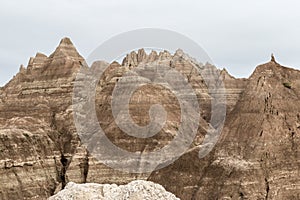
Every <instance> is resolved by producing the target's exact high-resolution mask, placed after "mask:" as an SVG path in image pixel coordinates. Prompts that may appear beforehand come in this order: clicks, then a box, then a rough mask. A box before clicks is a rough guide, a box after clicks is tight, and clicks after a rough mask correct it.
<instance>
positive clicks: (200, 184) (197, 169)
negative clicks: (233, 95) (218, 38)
mask: <svg viewBox="0 0 300 200" xmlns="http://www.w3.org/2000/svg"><path fill="white" fill-rule="evenodd" d="M299 78H300V72H299V71H298V70H293V69H290V68H286V67H283V66H280V65H279V64H278V63H276V61H275V59H272V61H271V62H269V63H266V64H263V65H260V66H258V67H257V68H256V70H255V71H254V73H253V74H252V75H251V77H250V78H249V81H248V84H247V87H246V88H245V90H244V92H243V94H242V95H241V97H240V99H239V101H238V103H237V104H236V106H235V107H234V109H233V111H232V112H230V113H229V114H228V116H227V118H226V123H225V127H224V129H223V132H222V139H220V141H219V143H218V144H217V145H216V147H215V150H214V152H212V153H211V154H210V156H208V157H206V158H205V159H203V160H199V159H197V151H194V152H190V153H187V154H185V155H184V156H182V157H181V158H180V159H179V160H178V161H176V162H175V163H174V164H173V165H172V166H169V167H168V168H165V169H162V170H160V171H157V172H154V173H153V174H152V175H151V176H150V178H149V180H152V181H155V182H158V183H160V184H162V185H163V186H164V187H166V189H167V190H169V191H171V192H173V193H175V194H177V195H178V196H179V197H181V198H182V199H299V197H300V185H299V183H300V179H299V177H300V176H299V173H300V168H299V167H300V165H299V164H300V163H299V158H300V153H299V144H300V129H299V128H300V127H299V111H300V107H299V105H298V104H297V101H298V100H299V97H300V96H299V92H300V87H299ZM192 160H193V161H194V162H188V161H192ZM175 174H176V175H178V174H180V175H181V176H175ZM178 181H179V182H180V183H179V184H173V183H174V182H176V183H177V182H178Z"/></svg>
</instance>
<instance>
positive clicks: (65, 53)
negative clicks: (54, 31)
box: [49, 37, 82, 59]
mask: <svg viewBox="0 0 300 200" xmlns="http://www.w3.org/2000/svg"><path fill="white" fill-rule="evenodd" d="M49 57H50V58H54V57H69V58H80V59H82V56H81V55H80V54H79V53H78V51H77V49H76V48H75V46H74V45H73V43H72V41H71V40H70V38H67V37H65V38H63V39H61V41H60V43H59V45H58V47H57V48H56V50H55V51H54V53H52V54H51V55H50V56H49Z"/></svg>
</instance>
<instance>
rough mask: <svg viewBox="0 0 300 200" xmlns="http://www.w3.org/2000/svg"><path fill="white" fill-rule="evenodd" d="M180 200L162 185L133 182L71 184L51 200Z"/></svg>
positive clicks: (148, 182) (50, 199) (139, 181)
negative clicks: (118, 183) (123, 183)
mask: <svg viewBox="0 0 300 200" xmlns="http://www.w3.org/2000/svg"><path fill="white" fill-rule="evenodd" d="M92 199H99V200H109V199H111V200H139V199H149V200H179V199H178V198H176V196H175V195H174V194H171V193H169V192H167V191H166V190H165V189H164V188H163V187H162V186H161V185H159V184H155V183H153V182H150V181H141V180H137V181H132V182H130V183H128V184H127V185H120V186H117V185H115V184H112V185H109V184H95V183H86V184H76V183H73V182H69V183H68V184H67V186H66V187H65V189H64V190H62V191H60V192H59V193H57V194H56V195H54V196H52V197H50V198H49V200H92Z"/></svg>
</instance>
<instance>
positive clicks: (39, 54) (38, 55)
mask: <svg viewBox="0 0 300 200" xmlns="http://www.w3.org/2000/svg"><path fill="white" fill-rule="evenodd" d="M35 57H36V58H47V56H46V55H45V54H42V53H39V52H38V53H36V55H35Z"/></svg>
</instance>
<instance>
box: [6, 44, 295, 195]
mask: <svg viewBox="0 0 300 200" xmlns="http://www.w3.org/2000/svg"><path fill="white" fill-rule="evenodd" d="M153 63H155V64H156V65H166V66H170V67H172V68H174V69H176V70H178V71H179V72H181V74H182V75H183V76H184V77H185V78H186V80H188V82H189V84H190V85H191V86H192V87H193V89H194V91H195V93H196V95H197V98H198V102H199V104H200V106H201V118H200V120H199V129H198V132H197V134H196V137H195V139H194V141H193V143H192V145H191V146H190V150H189V151H187V152H186V153H185V154H184V155H183V156H181V157H180V158H179V159H178V160H177V161H176V162H175V163H173V164H172V165H171V166H169V167H167V168H163V169H160V170H157V171H155V172H153V173H152V174H151V175H150V174H147V173H145V174H132V173H126V172H120V171H118V170H114V169H112V168H110V167H107V166H106V165H104V164H103V163H100V162H99V161H97V160H96V159H95V158H94V157H93V155H91V154H90V153H89V152H88V151H87V150H86V148H85V147H84V146H83V145H81V142H80V139H79V137H78V134H77V130H76V128H75V125H74V119H73V114H74V113H73V106H72V103H73V102H72V97H73V88H74V81H75V79H76V75H77V73H78V71H79V69H81V68H82V67H84V66H85V60H84V59H83V58H82V57H81V56H80V55H79V53H78V52H77V50H76V48H75V47H74V45H73V44H72V42H71V41H70V39H68V38H64V39H62V41H61V43H60V44H59V46H58V47H57V49H56V50H55V52H54V53H53V54H51V55H50V56H46V55H43V54H41V53H37V54H36V56H35V57H34V58H31V59H30V60H29V63H28V66H27V67H26V68H25V67H24V66H21V67H20V71H19V73H18V74H17V75H16V76H15V77H14V78H13V79H12V80H11V81H10V82H9V83H8V84H7V85H5V86H4V87H2V88H0V182H1V183H5V184H0V199H4V200H6V199H46V198H48V197H49V196H52V195H54V194H55V193H57V192H59V191H60V190H61V189H62V188H64V186H65V185H66V184H67V183H68V182H70V181H72V182H76V183H86V182H94V183H108V184H112V183H116V184H126V183H129V182H131V181H133V180H137V179H144V180H146V179H148V180H151V181H153V182H157V183H159V184H161V185H162V186H163V187H165V188H166V189H167V190H168V191H170V192H172V193H174V194H175V195H176V196H178V197H180V198H181V199H243V198H244V199H246V198H248V199H297V198H298V199H299V191H300V188H299V185H300V180H299V177H300V176H299V173H300V172H299V171H300V167H299V166H300V164H299V158H300V155H299V148H298V146H299V144H300V141H299V140H300V136H299V135H300V133H299V131H300V129H299V127H300V121H299V120H300V117H299V111H300V107H299V106H298V104H297V101H298V100H299V92H300V82H299V80H300V72H299V71H297V70H293V69H290V68H285V67H282V66H280V65H279V64H278V63H276V61H275V59H273V60H272V61H271V62H269V63H267V64H264V65H261V66H258V67H257V69H256V70H255V72H254V73H253V74H252V76H251V77H250V78H249V79H236V78H234V77H232V76H230V75H229V74H228V72H227V71H226V70H220V76H219V81H220V82H221V80H222V81H223V82H224V84H225V88H226V97H227V99H226V105H227V118H226V122H225V127H224V129H223V132H222V138H221V139H220V141H219V143H218V144H217V146H216V147H215V149H214V151H213V152H211V153H210V154H209V156H206V157H205V158H203V159H199V157H198V152H199V149H200V145H201V144H202V141H203V138H204V136H205V134H206V131H207V129H208V128H209V127H210V126H211V124H209V122H210V118H211V100H212V95H211V94H210V93H209V87H208V84H207V83H206V82H205V81H204V80H203V77H201V76H200V75H199V71H197V70H204V71H205V73H206V75H209V73H211V72H210V69H211V67H213V66H211V65H209V64H206V65H203V64H200V63H196V62H195V61H194V60H192V59H191V58H189V57H188V56H187V55H185V54H184V53H183V52H182V51H181V50H178V51H177V52H176V53H175V54H174V55H171V54H170V53H169V52H167V51H164V52H160V53H157V52H155V51H153V52H151V53H150V54H149V55H148V54H146V52H145V51H144V50H142V49H141V50H139V51H138V52H131V53H129V54H128V55H127V56H126V57H125V58H124V60H123V62H122V64H121V65H120V64H119V63H117V62H113V63H111V64H110V66H109V68H108V69H107V70H106V71H105V72H104V74H103V76H102V77H101V79H100V81H99V83H98V86H97V89H96V98H95V102H96V112H97V117H98V120H99V123H100V125H101V127H102V128H103V130H104V131H105V133H106V136H107V137H108V138H109V139H110V140H111V141H112V142H113V143H114V144H115V145H117V146H119V147H121V148H122V149H124V150H127V151H129V152H141V153H143V152H151V151H154V150H157V149H160V148H162V147H164V146H165V145H167V144H168V143H169V142H170V141H171V140H172V139H173V138H174V136H175V135H176V134H177V130H178V126H179V124H180V106H179V103H178V101H177V99H176V97H175V96H174V94H173V93H172V92H171V91H170V90H167V89H166V88H164V87H162V86H160V85H144V86H143V87H141V88H139V89H138V90H137V91H135V92H134V94H133V96H132V98H131V100H130V106H129V108H130V109H129V111H130V115H131V117H132V119H133V120H134V121H135V122H136V123H137V124H138V125H141V126H143V125H146V124H148V123H149V121H150V117H149V115H148V111H149V109H150V107H151V105H153V104H157V103H159V104H161V105H163V106H164V108H165V110H166V111H167V113H168V115H167V121H166V124H165V126H164V127H163V128H162V130H161V131H160V132H159V133H158V134H157V135H155V136H153V137H151V138H147V139H143V138H134V137H132V136H129V135H127V134H126V133H124V132H123V131H122V130H121V129H120V128H119V127H118V126H117V125H116V123H115V120H114V117H113V116H112V110H111V95H112V92H113V89H114V87H115V85H116V83H117V82H118V81H119V80H120V79H121V77H122V76H124V74H125V73H126V72H128V71H129V70H132V69H133V68H137V67H139V66H141V65H147V64H153ZM175 81H176V80H175ZM219 103H220V104H222V103H225V101H224V102H219Z"/></svg>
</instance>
